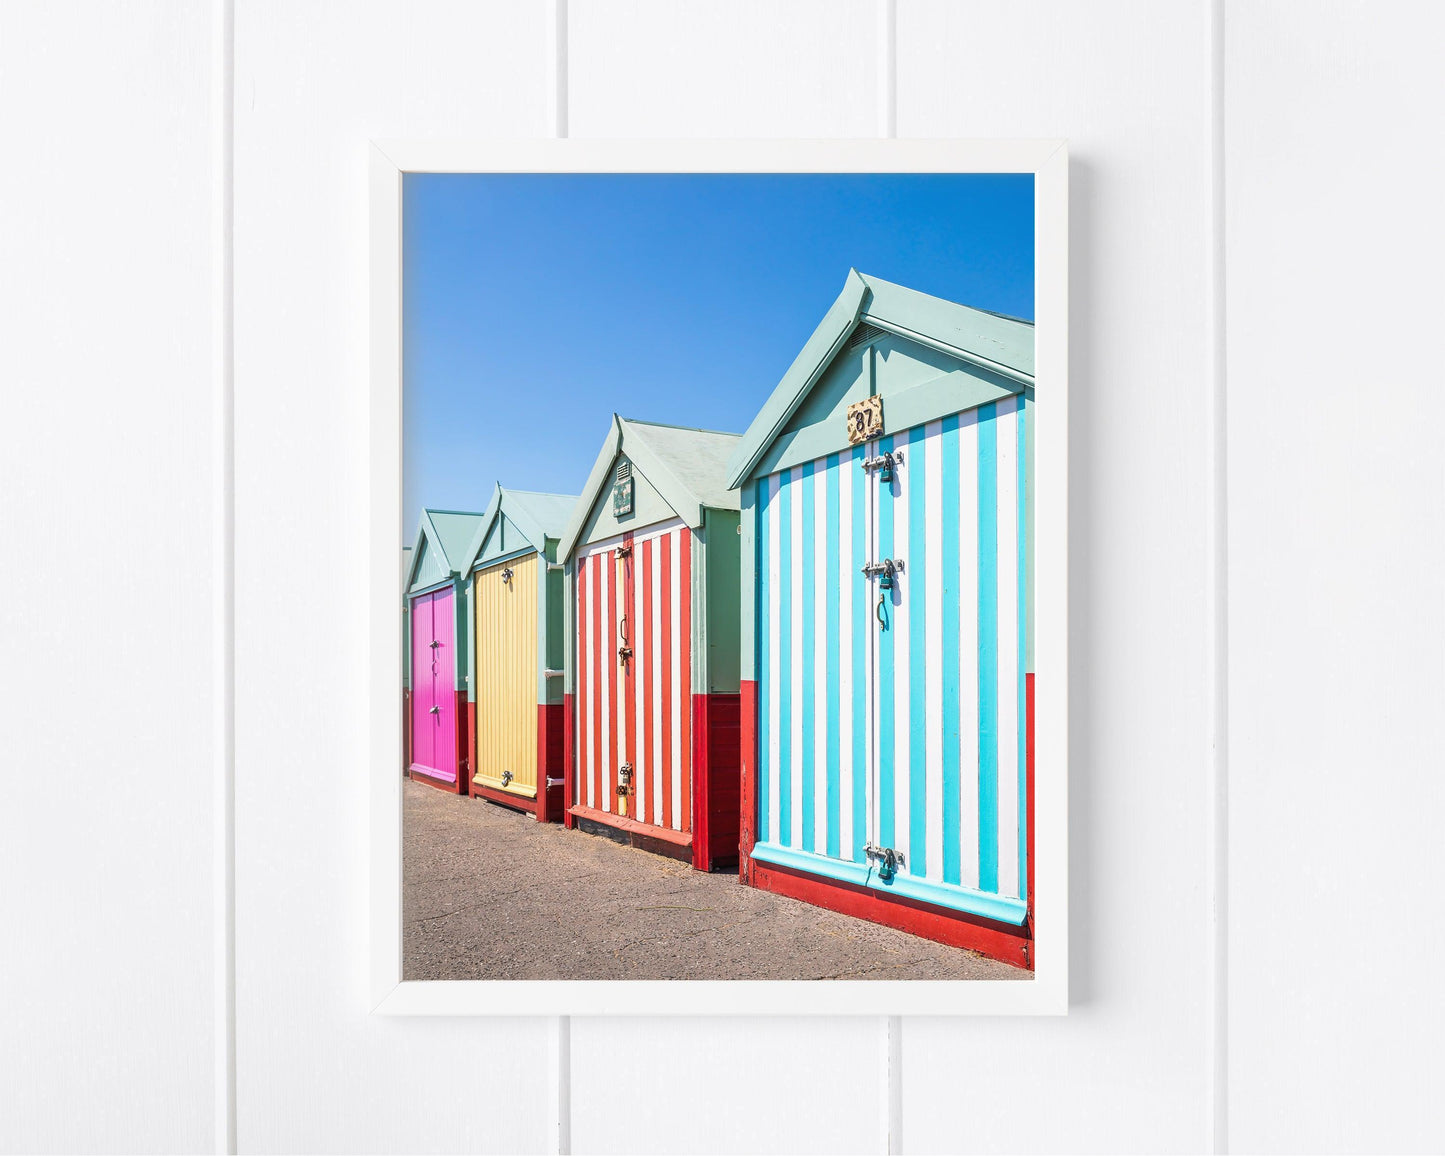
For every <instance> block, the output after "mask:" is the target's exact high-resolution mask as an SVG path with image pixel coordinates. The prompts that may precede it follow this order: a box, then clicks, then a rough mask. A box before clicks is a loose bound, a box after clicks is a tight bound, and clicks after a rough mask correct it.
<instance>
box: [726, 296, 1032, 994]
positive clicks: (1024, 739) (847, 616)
mask: <svg viewBox="0 0 1445 1156" xmlns="http://www.w3.org/2000/svg"><path fill="white" fill-rule="evenodd" d="M1033 381H1034V334H1033V326H1032V324H1031V323H1029V322H1026V321H1020V320H1017V319H1015V318H1011V317H1005V316H1002V315H999V314H996V313H990V312H987V311H985V310H982V309H976V308H969V307H967V306H963V305H958V304H955V303H953V302H951V301H945V300H942V299H940V298H937V297H932V296H929V295H928V294H925V293H920V292H917V291H915V290H913V289H908V288H905V287H903V286H901V285H894V284H891V283H889V282H887V281H883V280H880V279H879V278H876V277H870V276H865V275H863V274H860V273H858V272H857V271H856V270H853V271H850V272H849V274H848V278H847V281H846V283H845V285H844V287H843V292H842V293H841V294H840V295H839V297H838V299H837V300H836V301H835V302H834V303H833V305H832V307H831V308H830V309H829V310H828V312H827V314H826V316H825V317H824V318H823V321H822V323H821V324H820V325H819V326H818V328H817V329H816V330H815V331H814V333H813V335H812V336H811V337H810V338H809V339H808V341H807V343H806V344H805V345H804V347H803V349H802V351H801V352H800V353H799V354H798V357H797V358H796V360H795V361H794V362H793V364H792V366H791V367H790V368H789V369H788V371H787V373H786V374H785V375H784V376H783V378H782V380H781V382H780V383H779V384H778V386H777V388H776V390H775V391H774V392H773V394H772V396H771V397H770V398H769V400H768V402H767V403H766V404H765V405H764V406H763V408H762V410H761V412H760V413H759V414H758V416H757V418H756V419H755V420H754V421H753V423H752V425H751V426H750V427H749V429H748V431H747V433H746V434H745V435H744V436H743V439H742V441H741V442H740V443H739V445H738V447H737V449H736V451H735V452H734V453H733V455H732V457H731V459H730V461H729V463H728V484H729V485H730V486H733V487H735V488H738V489H739V490H740V491H741V514H742V516H741V533H742V543H741V546H742V567H743V575H742V593H743V607H742V621H743V631H744V637H743V645H742V664H743V667H742V678H741V694H742V702H741V716H742V744H743V763H744V766H743V796H742V804H741V806H742V816H741V819H742V839H741V843H742V859H741V873H742V877H743V879H744V881H745V882H747V883H750V884H752V885H753V886H757V887H763V888H766V889H769V890H773V891H778V892H781V893H784V894H787V895H791V896H793V897H794V898H798V899H802V900H806V901H809V902H812V903H816V904H819V905H822V906H826V907H830V908H833V909H835V910H839V911H844V912H847V913H850V914H853V915H857V916H861V917H863V918H867V919H871V920H875V921H877V922H880V923H886V924H889V925H892V926H895V927H900V928H903V929H905V930H908V931H911V932H914V933H916V934H920V935H925V936H928V937H930V938H934V939H938V940H941V941H944V942H948V943H953V944H956V945H959V946H966V947H970V948H973V949H975V950H978V951H982V952H984V953H985V954H988V955H991V956H993V957H995V958H999V959H1004V960H1007V961H1009V962H1011V963H1015V964H1018V965H1021V966H1025V967H1032V966H1033V952H1032V941H1033V912H1032V907H1031V892H1030V879H1031V875H1032V860H1033V856H1032V840H1031V827H1032V825H1031V822H1030V816H1031V810H1032V808H1031V800H1032V763H1033V759H1032V745H1031V734H1032V726H1031V718H1032V714H1031V703H1032V677H1033V676H1032V652H1033V646H1032V629H1033V614H1032V606H1033V581H1032V561H1033V559H1032V526H1033V519H1032V494H1033V439H1032V415H1033V412H1034V405H1035V401H1034V387H1033Z"/></svg>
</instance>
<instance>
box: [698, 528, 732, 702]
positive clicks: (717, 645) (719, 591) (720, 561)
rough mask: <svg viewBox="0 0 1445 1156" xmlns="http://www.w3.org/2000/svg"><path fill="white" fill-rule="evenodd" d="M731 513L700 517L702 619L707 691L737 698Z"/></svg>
mask: <svg viewBox="0 0 1445 1156" xmlns="http://www.w3.org/2000/svg"><path fill="white" fill-rule="evenodd" d="M739 522H740V517H739V515H738V513H737V512H736V511H734V510H712V509H709V510H707V511H706V512H705V513H704V514H703V526H702V531H701V536H702V540H703V559H702V562H703V565H704V566H705V567H706V570H707V585H706V588H705V591H704V596H705V603H704V606H703V617H704V618H705V620H706V622H707V690H708V693H709V694H736V693H737V691H738V678H739V676H740V673H741V656H742V655H741V646H742V632H741V603H740V599H741V585H742V567H741V560H740V559H741V552H740V549H739V543H740V542H741V540H742V539H741V537H740V536H739V534H738V526H739Z"/></svg>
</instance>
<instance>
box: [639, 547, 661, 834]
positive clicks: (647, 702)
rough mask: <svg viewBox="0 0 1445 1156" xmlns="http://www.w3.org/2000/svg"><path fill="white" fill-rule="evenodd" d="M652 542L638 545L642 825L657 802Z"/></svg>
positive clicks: (654, 813)
mask: <svg viewBox="0 0 1445 1156" xmlns="http://www.w3.org/2000/svg"><path fill="white" fill-rule="evenodd" d="M655 546H656V542H654V541H653V540H652V539H650V538H649V539H648V540H647V541H646V542H644V543H642V613H641V615H640V617H641V620H642V621H643V622H645V623H646V624H647V629H646V634H645V635H644V637H645V638H646V641H647V647H646V649H645V650H644V651H643V654H642V742H640V743H639V744H638V746H639V747H640V748H641V751H640V753H641V755H642V760H641V764H640V767H641V769H640V773H641V774H643V775H645V776H646V780H645V781H646V783H647V793H646V795H645V796H644V797H645V798H646V800H647V810H646V811H645V812H641V811H640V812H639V813H638V815H637V817H638V818H639V819H641V820H642V821H643V822H644V823H653V824H655V823H656V822H657V800H656V799H655V798H653V788H652V770H653V750H652V724H653V717H652V715H653V710H654V707H653V705H652V696H653V692H654V691H655V690H656V689H657V671H655V670H653V666H654V665H655V664H654V663H653V661H652V598H653V592H652V551H653V548H654V547H655Z"/></svg>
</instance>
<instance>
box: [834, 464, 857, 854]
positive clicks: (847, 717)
mask: <svg viewBox="0 0 1445 1156" xmlns="http://www.w3.org/2000/svg"><path fill="white" fill-rule="evenodd" d="M853 469H854V466H853V454H852V452H851V451H849V450H845V451H844V452H843V455H842V458H841V459H840V460H839V462H838V558H837V571H836V578H835V581H837V583H838V856H839V858H841V859H843V860H845V861H846V860H851V859H852V858H853V851H852V848H853V583H854V582H855V581H857V579H856V577H855V574H854V570H853Z"/></svg>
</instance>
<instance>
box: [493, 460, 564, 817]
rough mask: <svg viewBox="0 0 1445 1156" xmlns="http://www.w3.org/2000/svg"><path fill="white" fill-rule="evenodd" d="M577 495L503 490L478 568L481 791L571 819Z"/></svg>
mask: <svg viewBox="0 0 1445 1156" xmlns="http://www.w3.org/2000/svg"><path fill="white" fill-rule="evenodd" d="M576 502H577V498H576V496H575V495H562V494H536V493H529V492H527V491H525V490H512V489H506V488H504V487H503V486H500V485H499V486H498V487H497V488H496V491H495V492H494V494H493V495H492V500H491V503H490V504H489V505H488V506H487V512H486V514H485V515H484V516H483V518H482V527H481V531H480V534H479V537H478V540H477V542H476V544H475V549H474V551H473V554H474V556H473V558H472V562H471V567H470V569H471V600H472V614H471V616H472V621H473V622H474V624H475V630H474V643H475V644H474V645H473V647H472V648H471V677H470V678H469V679H468V680H467V713H468V718H469V720H470V724H471V725H470V730H471V733H472V736H473V739H472V752H473V759H472V781H471V790H472V794H473V795H475V796H479V797H481V798H485V799H490V800H491V801H492V802H497V803H505V804H506V805H508V806H511V807H517V808H519V809H521V810H525V811H531V812H532V813H533V814H535V815H536V816H537V819H538V820H539V821H540V822H547V821H549V820H550V821H555V820H558V819H561V817H562V798H563V791H562V776H563V769H564V768H563V764H564V759H563V754H562V740H563V734H564V730H565V727H564V723H563V699H562V675H563V668H562V663H563V649H564V636H563V633H562V619H563V612H562V610H563V608H562V594H563V582H562V567H561V565H560V564H559V563H558V562H557V543H558V540H559V539H560V538H561V536H562V531H563V528H564V527H565V526H566V523H567V519H568V518H569V517H570V516H571V514H572V507H573V506H574V505H575V504H576Z"/></svg>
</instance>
